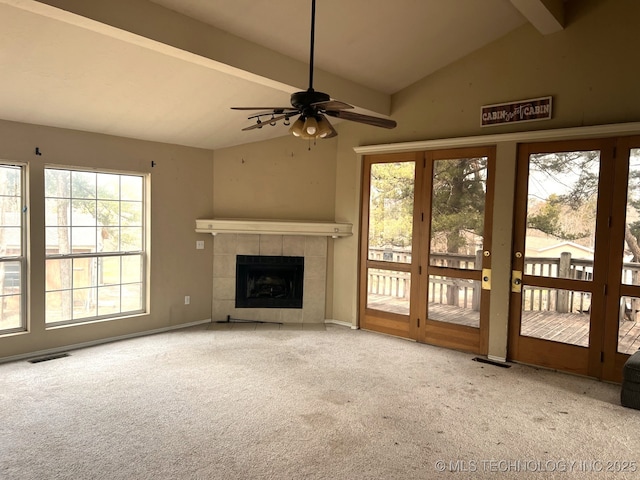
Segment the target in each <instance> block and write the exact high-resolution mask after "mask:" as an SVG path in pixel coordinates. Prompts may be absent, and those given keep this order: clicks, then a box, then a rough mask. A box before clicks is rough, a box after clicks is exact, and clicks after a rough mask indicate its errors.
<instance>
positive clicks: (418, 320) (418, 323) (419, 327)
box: [418, 319, 420, 328]
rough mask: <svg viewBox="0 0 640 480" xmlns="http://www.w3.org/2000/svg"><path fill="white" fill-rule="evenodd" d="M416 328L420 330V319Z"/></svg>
mask: <svg viewBox="0 0 640 480" xmlns="http://www.w3.org/2000/svg"><path fill="white" fill-rule="evenodd" d="M418 328H420V319H418Z"/></svg>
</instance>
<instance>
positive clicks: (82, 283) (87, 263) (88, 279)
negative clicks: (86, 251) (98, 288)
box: [73, 258, 96, 289]
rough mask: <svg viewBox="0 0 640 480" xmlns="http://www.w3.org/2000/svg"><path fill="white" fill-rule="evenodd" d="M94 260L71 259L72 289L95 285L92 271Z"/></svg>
mask: <svg viewBox="0 0 640 480" xmlns="http://www.w3.org/2000/svg"><path fill="white" fill-rule="evenodd" d="M95 261H96V259H95V258H74V259H73V288H74V289H77V288H86V287H93V286H94V285H95V283H96V282H95V279H94V278H93V269H94V262H95Z"/></svg>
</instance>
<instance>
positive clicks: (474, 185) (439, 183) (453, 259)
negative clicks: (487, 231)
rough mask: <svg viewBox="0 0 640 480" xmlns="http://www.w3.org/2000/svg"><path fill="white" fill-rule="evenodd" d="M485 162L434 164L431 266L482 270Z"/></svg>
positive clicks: (438, 162)
mask: <svg viewBox="0 0 640 480" xmlns="http://www.w3.org/2000/svg"><path fill="white" fill-rule="evenodd" d="M487 162H488V159H487V158H486V157H480V158H456V159H451V160H436V161H435V162H434V166H433V195H432V200H431V202H432V204H431V212H432V213H431V254H430V263H431V265H439V266H443V267H450V268H465V269H473V270H480V269H481V268H482V250H483V243H484V239H483V235H484V216H485V211H484V210H485V196H486V192H487Z"/></svg>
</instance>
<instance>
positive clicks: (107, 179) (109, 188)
mask: <svg viewBox="0 0 640 480" xmlns="http://www.w3.org/2000/svg"><path fill="white" fill-rule="evenodd" d="M97 181H98V197H97V198H99V199H101V200H117V199H118V198H120V175H115V174H110V173H98V176H97Z"/></svg>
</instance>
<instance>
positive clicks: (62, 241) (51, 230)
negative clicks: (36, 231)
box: [45, 227, 71, 255]
mask: <svg viewBox="0 0 640 480" xmlns="http://www.w3.org/2000/svg"><path fill="white" fill-rule="evenodd" d="M45 235H46V242H47V254H49V255H58V254H66V253H69V252H70V251H71V247H70V243H69V239H70V238H71V228H69V227H46V228H45Z"/></svg>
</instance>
